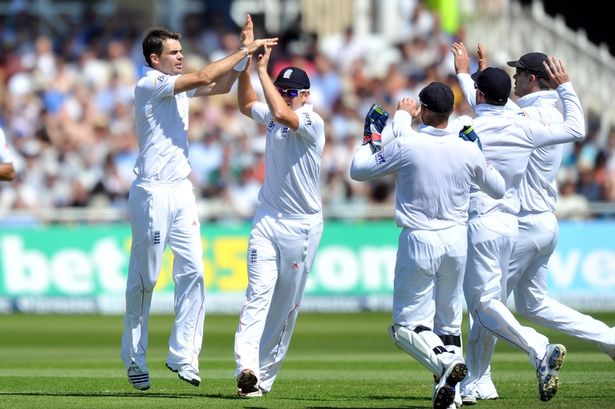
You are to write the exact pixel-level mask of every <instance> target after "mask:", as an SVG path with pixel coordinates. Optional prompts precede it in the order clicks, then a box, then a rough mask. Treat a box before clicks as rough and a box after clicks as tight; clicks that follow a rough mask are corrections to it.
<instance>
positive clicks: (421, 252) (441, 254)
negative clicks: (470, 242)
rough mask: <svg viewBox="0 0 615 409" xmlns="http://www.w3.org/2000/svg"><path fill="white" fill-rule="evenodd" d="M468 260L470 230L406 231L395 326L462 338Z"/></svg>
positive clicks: (399, 264)
mask: <svg viewBox="0 0 615 409" xmlns="http://www.w3.org/2000/svg"><path fill="white" fill-rule="evenodd" d="M466 257H467V228H466V226H455V227H451V228H448V229H442V230H436V231H429V230H411V229H403V230H402V231H401V233H400V235H399V241H398V248H397V261H396V263H395V279H394V284H393V323H394V324H397V325H401V326H403V327H407V328H410V329H414V328H416V327H418V326H424V327H427V328H429V329H430V330H432V331H433V330H434V328H437V329H438V332H439V333H438V335H444V334H447V335H461V321H462V314H463V312H462V309H463V299H462V294H461V284H462V282H463V273H464V270H465V264H466Z"/></svg>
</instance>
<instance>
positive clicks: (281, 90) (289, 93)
mask: <svg viewBox="0 0 615 409" xmlns="http://www.w3.org/2000/svg"><path fill="white" fill-rule="evenodd" d="M305 91H307V89H284V88H278V93H279V94H280V95H282V96H283V97H284V96H287V97H291V98H294V97H296V96H297V95H299V94H301V93H302V92H305Z"/></svg>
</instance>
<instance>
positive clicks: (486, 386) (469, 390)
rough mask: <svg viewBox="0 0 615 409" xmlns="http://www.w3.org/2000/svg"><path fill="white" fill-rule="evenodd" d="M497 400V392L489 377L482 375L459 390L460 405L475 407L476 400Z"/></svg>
mask: <svg viewBox="0 0 615 409" xmlns="http://www.w3.org/2000/svg"><path fill="white" fill-rule="evenodd" d="M498 398H499V396H498V391H497V389H495V385H494V384H493V381H492V380H491V375H483V376H482V377H481V378H480V379H478V380H477V381H474V382H470V383H468V384H467V385H466V386H465V387H464V388H462V390H461V403H462V405H468V406H469V405H476V401H477V400H494V399H498Z"/></svg>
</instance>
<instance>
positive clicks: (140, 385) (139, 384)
mask: <svg viewBox="0 0 615 409" xmlns="http://www.w3.org/2000/svg"><path fill="white" fill-rule="evenodd" d="M126 372H127V374H128V382H130V384H131V385H132V386H134V387H135V389H138V390H140V391H145V390H148V389H149V387H150V381H149V372H146V371H143V370H142V369H141V368H139V365H137V364H136V363H135V362H132V363H131V364H130V366H129V367H128V369H127V370H126Z"/></svg>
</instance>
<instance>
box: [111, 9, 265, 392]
mask: <svg viewBox="0 0 615 409" xmlns="http://www.w3.org/2000/svg"><path fill="white" fill-rule="evenodd" d="M179 40H180V35H179V34H178V33H174V32H171V31H169V30H167V29H165V28H156V29H153V30H151V31H149V32H148V33H147V35H146V36H145V38H144V40H143V55H144V57H145V60H146V62H147V67H145V72H144V75H143V77H142V78H141V79H140V80H139V81H138V83H137V86H136V88H135V126H136V129H137V136H138V139H139V156H138V158H137V160H136V163H135V167H134V172H135V174H136V179H135V181H134V182H133V184H132V186H131V189H130V193H129V210H130V222H131V228H132V247H131V252H130V262H129V263H130V264H129V267H128V278H127V284H126V313H125V318H124V333H123V336H122V349H121V358H122V360H123V362H124V365H125V367H126V370H127V374H128V380H129V381H130V383H131V384H132V385H133V386H134V387H135V388H136V389H139V390H146V389H149V387H150V378H149V371H148V369H147V363H146V353H147V344H148V337H147V330H148V319H149V309H150V305H151V301H152V292H153V290H154V287H155V285H156V281H157V280H158V276H159V274H160V265H161V262H162V254H163V251H164V249H165V247H166V246H167V245H168V246H169V248H170V249H171V251H172V252H173V256H174V261H173V281H174V283H175V321H174V323H173V328H172V331H171V336H170V337H169V351H168V353H167V358H166V366H167V368H169V369H170V370H171V371H173V372H176V373H177V374H178V376H179V378H180V379H182V380H184V381H186V382H188V383H190V384H192V385H194V386H198V385H199V384H200V382H201V378H200V375H199V353H200V351H201V345H202V341H203V325H204V322H203V321H204V316H205V309H204V305H205V288H204V277H203V274H204V271H203V250H202V247H201V230H200V223H199V217H198V213H197V208H196V199H195V195H194V192H193V188H192V184H191V182H190V180H189V179H188V175H189V174H190V172H191V167H190V163H189V162H188V140H187V130H188V98H189V97H195V96H206V95H214V94H221V93H226V92H228V91H229V90H230V88H231V85H232V83H233V82H234V81H235V80H236V79H237V76H238V75H239V71H241V70H243V69H244V68H245V66H246V64H247V62H248V59H249V55H251V54H252V53H254V52H255V51H256V50H257V49H258V48H259V47H261V46H263V45H265V44H269V45H275V44H277V39H264V40H254V39H253V26H252V20H251V18H250V16H247V17H246V20H245V23H244V26H243V28H242V32H241V48H240V49H239V50H237V51H235V52H233V53H231V54H229V55H228V56H226V57H224V58H223V59H221V60H218V61H216V62H213V63H211V64H209V65H208V66H206V67H204V68H202V69H201V70H199V71H197V72H193V73H188V74H182V68H183V62H184V56H183V53H182V47H181V44H180V42H179Z"/></svg>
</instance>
